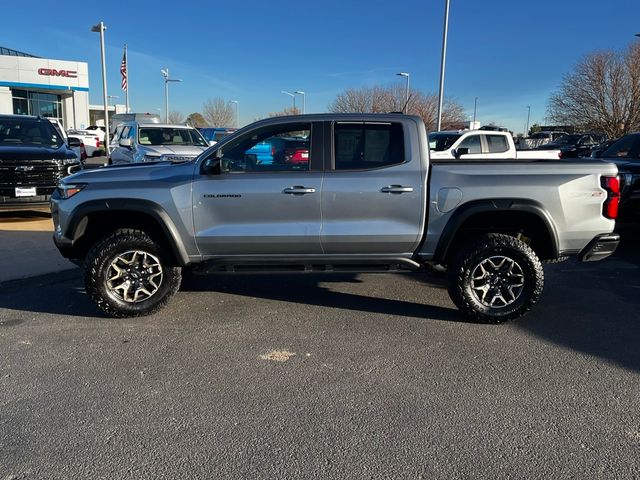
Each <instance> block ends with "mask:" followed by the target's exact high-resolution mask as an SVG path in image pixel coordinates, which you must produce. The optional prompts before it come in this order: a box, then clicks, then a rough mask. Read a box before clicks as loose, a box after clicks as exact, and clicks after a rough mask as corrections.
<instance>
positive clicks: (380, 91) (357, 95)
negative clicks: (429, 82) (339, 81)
mask: <svg viewBox="0 0 640 480" xmlns="http://www.w3.org/2000/svg"><path fill="white" fill-rule="evenodd" d="M405 103H407V101H406V90H405V87H404V86H402V85H393V86H388V87H385V86H379V85H376V86H373V87H361V88H350V89H348V90H345V91H344V92H342V93H339V94H338V95H337V96H336V98H335V99H334V100H333V102H332V103H331V104H330V105H329V111H330V112H334V113H350V112H356V113H388V112H402V111H406V113H408V114H410V115H418V116H420V117H421V118H422V120H423V121H424V123H425V125H426V126H427V130H428V131H432V130H435V128H436V125H437V114H438V96H437V95H434V94H430V95H426V94H424V93H422V92H421V91H419V90H416V89H413V90H411V92H410V96H409V101H408V103H407V105H406V110H405ZM463 121H464V110H463V108H462V105H460V104H459V103H457V102H456V101H455V100H452V99H446V101H445V103H444V106H443V111H442V125H443V128H449V127H450V126H452V125H453V124H456V123H460V122H463Z"/></svg>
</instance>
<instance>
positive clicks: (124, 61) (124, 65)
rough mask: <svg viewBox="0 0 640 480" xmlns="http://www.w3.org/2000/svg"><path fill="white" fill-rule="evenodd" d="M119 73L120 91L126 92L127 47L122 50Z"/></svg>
mask: <svg viewBox="0 0 640 480" xmlns="http://www.w3.org/2000/svg"><path fill="white" fill-rule="evenodd" d="M120 73H121V74H122V90H125V91H126V90H127V47H125V48H124V54H123V55H122V63H121V64H120Z"/></svg>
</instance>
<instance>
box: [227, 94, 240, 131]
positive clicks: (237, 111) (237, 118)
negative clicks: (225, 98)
mask: <svg viewBox="0 0 640 480" xmlns="http://www.w3.org/2000/svg"><path fill="white" fill-rule="evenodd" d="M229 103H235V104H236V128H240V106H239V105H240V102H239V101H238V100H229Z"/></svg>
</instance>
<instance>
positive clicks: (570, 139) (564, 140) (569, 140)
mask: <svg viewBox="0 0 640 480" xmlns="http://www.w3.org/2000/svg"><path fill="white" fill-rule="evenodd" d="M581 138H582V135H563V136H561V137H560V138H557V139H556V140H554V141H553V144H554V145H574V144H575V143H577V142H578V140H580V139H581Z"/></svg>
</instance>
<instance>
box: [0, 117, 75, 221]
mask: <svg viewBox="0 0 640 480" xmlns="http://www.w3.org/2000/svg"><path fill="white" fill-rule="evenodd" d="M81 168H82V165H81V163H80V159H79V158H78V157H77V155H76V154H75V152H74V151H73V150H71V149H70V148H69V147H68V145H67V144H66V142H65V139H64V138H63V137H62V135H61V134H60V132H58V131H57V130H56V129H55V128H54V126H53V125H52V124H51V122H49V120H47V119H46V118H42V117H31V116H26V115H0V209H3V210H6V209H21V208H22V209H28V208H30V207H36V206H41V205H47V204H48V202H49V197H50V196H51V194H52V193H53V191H54V190H55V189H56V186H57V184H58V180H60V179H61V178H63V177H66V176H67V175H70V174H72V173H74V172H76V171H78V170H80V169H81Z"/></svg>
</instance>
